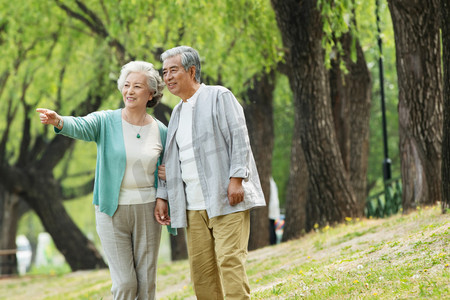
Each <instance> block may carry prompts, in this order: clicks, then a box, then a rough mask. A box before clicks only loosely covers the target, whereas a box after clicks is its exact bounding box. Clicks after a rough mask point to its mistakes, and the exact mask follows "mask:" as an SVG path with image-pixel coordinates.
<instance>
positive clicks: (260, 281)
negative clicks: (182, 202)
mask: <svg viewBox="0 0 450 300" xmlns="http://www.w3.org/2000/svg"><path fill="white" fill-rule="evenodd" d="M449 220H450V215H449V214H446V215H442V214H441V213H440V209H439V207H432V208H423V209H419V210H417V211H416V212H414V213H411V214H409V215H404V216H403V215H396V216H393V217H390V218H387V219H372V220H368V219H362V220H348V221H347V223H346V224H342V225H339V226H337V227H334V228H323V229H322V230H317V231H316V232H313V233H309V234H307V235H305V236H304V237H302V238H301V239H299V240H294V241H290V242H287V243H282V244H279V245H276V246H269V247H265V248H263V249H259V250H256V251H252V252H250V253H249V255H248V260H247V274H248V277H249V281H250V286H251V289H252V299H303V298H306V299H450V276H449V274H450V266H449V263H450V259H449V250H450V246H449V243H450V233H449V232H450V230H449V229H450V224H449ZM157 285H158V286H157V299H195V296H194V294H193V290H192V285H191V284H190V280H189V265H188V263H187V261H181V262H176V263H160V264H159V266H158V283H157ZM110 287H111V281H110V278H109V272H108V271H107V270H97V271H83V272H73V273H65V274H60V275H58V274H54V275H26V276H20V277H10V278H2V279H0V299H8V300H10V299H11V300H13V299H27V300H28V299H64V300H66V299H103V300H107V299H108V300H110V299H112V297H111V295H110V292H109V290H110Z"/></svg>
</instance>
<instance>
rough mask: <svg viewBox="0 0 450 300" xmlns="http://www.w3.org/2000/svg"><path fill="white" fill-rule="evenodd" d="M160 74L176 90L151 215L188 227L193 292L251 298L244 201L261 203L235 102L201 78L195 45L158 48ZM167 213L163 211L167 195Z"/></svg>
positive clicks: (247, 207) (250, 205)
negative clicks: (201, 81) (153, 209)
mask: <svg viewBox="0 0 450 300" xmlns="http://www.w3.org/2000/svg"><path fill="white" fill-rule="evenodd" d="M161 60H162V62H163V79H164V82H165V83H166V86H167V88H168V89H169V91H170V92H171V93H172V94H174V95H175V96H178V97H180V98H181V101H180V103H179V104H178V105H177V106H175V108H174V109H173V112H172V116H171V119H170V123H169V128H168V132H167V142H166V153H165V156H164V161H165V169H164V168H162V169H160V171H161V172H160V173H161V177H162V178H164V175H163V173H165V178H166V183H167V185H164V183H163V182H161V185H160V187H161V188H158V192H157V198H158V199H157V207H156V209H155V217H156V219H157V221H158V222H159V223H160V224H163V225H167V224H169V223H170V224H171V226H172V227H173V228H182V227H187V229H186V232H187V243H188V253H189V262H190V267H191V276H192V281H193V284H194V290H195V294H196V296H197V299H208V300H211V299H224V297H225V298H226V299H250V287H249V284H248V279H247V275H246V272H245V260H246V257H247V247H248V238H249V233H250V211H249V210H250V209H251V208H253V207H258V206H264V205H265V200H264V195H263V193H262V189H261V184H260V182H259V176H258V173H257V170H256V165H255V161H254V158H253V154H252V151H251V148H250V144H249V138H248V132H247V127H246V124H245V117H244V112H243V109H242V106H241V105H240V104H239V102H238V101H237V100H236V98H235V97H234V95H233V94H232V93H231V92H230V91H229V90H228V89H226V88H224V87H221V86H208V85H204V84H201V83H200V73H201V72H200V70H201V66H200V58H199V55H198V52H197V51H196V50H195V49H193V48H191V47H187V46H180V47H176V48H173V49H170V50H167V51H166V52H164V53H163V54H162V55H161ZM166 200H168V201H169V206H170V218H169V215H168V213H167V211H168V208H167V201H166Z"/></svg>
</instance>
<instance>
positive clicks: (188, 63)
mask: <svg viewBox="0 0 450 300" xmlns="http://www.w3.org/2000/svg"><path fill="white" fill-rule="evenodd" d="M175 55H180V56H181V64H182V65H183V68H184V69H185V70H186V71H187V70H189V68H190V67H192V66H195V80H196V81H197V82H198V83H200V77H201V65H200V56H199V55H198V52H197V50H195V49H194V48H191V47H188V46H178V47H175V48H172V49H169V50H166V51H165V52H164V53H163V54H161V61H162V62H163V63H164V61H165V60H166V59H168V58H170V57H173V56H175Z"/></svg>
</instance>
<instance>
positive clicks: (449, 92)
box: [441, 0, 450, 213]
mask: <svg viewBox="0 0 450 300" xmlns="http://www.w3.org/2000/svg"><path fill="white" fill-rule="evenodd" d="M441 11H442V18H441V20H442V22H441V24H442V48H443V49H442V52H443V54H442V59H443V68H444V125H443V137H442V212H443V213H446V212H447V210H448V209H450V22H449V21H448V20H450V1H445V0H442V1H441Z"/></svg>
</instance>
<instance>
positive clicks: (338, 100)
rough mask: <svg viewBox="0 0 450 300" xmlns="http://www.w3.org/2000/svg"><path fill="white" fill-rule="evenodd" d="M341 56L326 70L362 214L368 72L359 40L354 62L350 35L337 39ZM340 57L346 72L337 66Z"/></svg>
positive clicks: (341, 143) (344, 157)
mask: <svg viewBox="0 0 450 300" xmlns="http://www.w3.org/2000/svg"><path fill="white" fill-rule="evenodd" d="M340 42H341V44H342V48H343V50H344V57H340V56H338V59H337V60H335V61H333V62H332V69H331V70H330V87H331V102H332V107H333V117H334V124H335V130H336V136H337V139H338V143H339V148H340V150H341V155H342V160H343V162H344V166H345V169H346V170H347V172H348V173H349V176H350V183H351V185H352V189H353V192H354V194H355V198H356V201H357V205H358V210H357V213H359V214H360V216H362V215H363V214H364V207H365V203H366V198H367V188H366V186H367V168H368V157H369V129H370V127H369V119H370V91H371V79H370V72H369V70H368V68H367V64H366V61H365V58H364V54H363V51H362V49H361V45H360V44H359V42H356V49H355V50H356V58H357V60H356V62H352V60H351V59H350V53H351V44H352V37H351V35H350V34H349V33H347V34H345V35H343V36H342V38H341V39H340ZM340 60H343V61H344V63H345V65H346V67H347V71H348V73H347V74H343V72H342V71H341V69H340V67H339V62H340Z"/></svg>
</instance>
